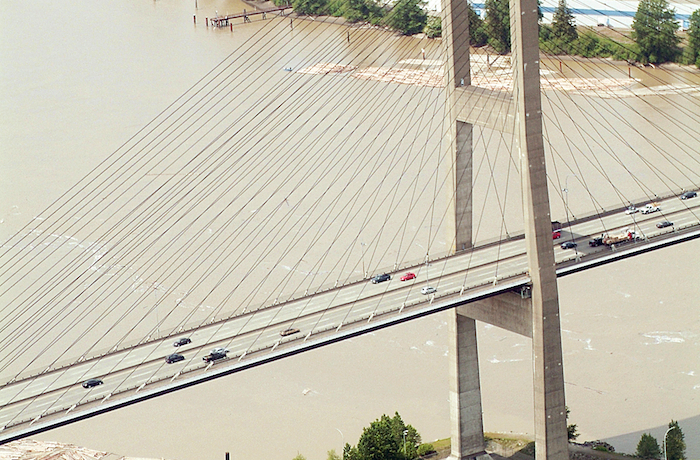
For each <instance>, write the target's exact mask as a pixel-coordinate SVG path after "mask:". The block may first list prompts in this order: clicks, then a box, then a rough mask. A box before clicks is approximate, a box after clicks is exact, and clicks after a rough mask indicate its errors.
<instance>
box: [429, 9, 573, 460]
mask: <svg viewBox="0 0 700 460" xmlns="http://www.w3.org/2000/svg"><path fill="white" fill-rule="evenodd" d="M467 8H468V7H467V0H442V40H443V47H444V51H445V95H446V107H445V117H446V129H447V131H446V132H445V140H447V142H446V144H447V146H448V147H447V148H449V149H450V152H449V153H450V156H448V157H447V158H448V159H449V158H451V159H452V163H451V164H452V178H453V180H452V184H451V185H452V189H451V190H449V193H450V196H449V201H448V202H449V203H450V206H451V208H452V213H451V216H453V219H454V220H452V222H451V225H453V228H452V229H450V231H452V230H454V236H455V238H454V246H453V250H455V251H461V250H465V249H468V248H470V247H471V246H472V133H473V125H474V124H478V125H482V126H485V127H488V128H491V129H501V130H512V129H514V130H515V132H516V139H518V151H519V156H520V165H521V168H520V170H521V183H522V192H523V213H524V217H525V218H524V221H525V240H526V246H527V255H528V266H529V273H530V278H531V281H532V286H531V289H530V290H528V291H523V292H521V293H510V294H502V295H500V296H497V297H494V298H491V299H487V300H484V301H480V302H475V303H471V304H468V305H465V306H462V307H458V308H456V309H454V310H453V311H452V313H451V314H452V318H451V323H450V416H451V433H452V453H451V457H452V458H455V459H458V460H463V459H472V458H478V457H481V456H486V452H485V446H484V440H483V420H482V407H481V389H480V384H479V363H478V353H477V340H476V325H475V320H480V321H485V322H487V323H489V324H493V325H495V326H499V327H502V328H505V329H507V330H510V331H513V332H516V333H519V334H522V335H525V336H528V337H531V338H532V353H533V387H534V414H535V445H536V447H535V450H536V457H537V458H538V459H539V460H544V459H547V460H566V459H568V456H569V455H568V437H567V430H566V409H565V400H564V375H563V365H562V350H561V331H560V322H559V299H558V290H557V280H556V273H555V267H554V252H553V248H552V235H551V219H550V214H549V194H548V190H547V180H546V169H545V157H544V143H543V140H542V117H541V99H540V81H539V44H538V24H537V22H538V6H537V0H510V12H511V15H510V16H511V43H512V57H513V58H512V62H513V77H514V91H513V94H512V96H511V95H505V94H502V93H493V92H489V91H487V90H483V89H479V88H475V87H473V86H471V73H470V58H469V21H468V16H467ZM496 106H498V107H504V109H503V110H501V111H500V113H497V114H492V113H491V112H492V110H491V109H492V108H493V107H496ZM480 108H486V109H488V110H479V109H480ZM513 119H514V121H515V123H513Z"/></svg>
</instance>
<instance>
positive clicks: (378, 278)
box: [372, 273, 391, 284]
mask: <svg viewBox="0 0 700 460" xmlns="http://www.w3.org/2000/svg"><path fill="white" fill-rule="evenodd" d="M390 279H391V275H390V274H388V273H384V274H381V275H377V276H375V277H374V278H372V284H377V283H383V282H384V281H389V280H390Z"/></svg>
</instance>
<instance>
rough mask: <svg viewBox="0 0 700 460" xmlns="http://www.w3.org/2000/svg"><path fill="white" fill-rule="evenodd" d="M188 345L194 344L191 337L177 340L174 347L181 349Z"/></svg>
mask: <svg viewBox="0 0 700 460" xmlns="http://www.w3.org/2000/svg"><path fill="white" fill-rule="evenodd" d="M188 343H192V340H190V338H189V337H182V338H179V339H177V340H176V341H175V343H174V344H173V346H174V347H181V346H183V345H187V344H188Z"/></svg>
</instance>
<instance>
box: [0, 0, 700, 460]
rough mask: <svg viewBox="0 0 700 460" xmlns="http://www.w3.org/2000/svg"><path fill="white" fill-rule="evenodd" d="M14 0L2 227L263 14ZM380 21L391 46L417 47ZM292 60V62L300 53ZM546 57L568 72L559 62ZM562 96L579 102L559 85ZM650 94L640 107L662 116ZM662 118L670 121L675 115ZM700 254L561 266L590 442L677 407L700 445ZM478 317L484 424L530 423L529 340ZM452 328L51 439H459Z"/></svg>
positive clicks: (191, 449)
mask: <svg viewBox="0 0 700 460" xmlns="http://www.w3.org/2000/svg"><path fill="white" fill-rule="evenodd" d="M185 3H187V4H185ZM0 8H1V12H2V15H1V16H0V21H1V22H2V24H1V25H2V27H1V29H0V40H1V41H0V94H1V97H0V162H1V163H0V236H2V238H3V240H4V239H6V238H7V237H9V236H10V235H12V234H13V233H14V232H16V231H17V230H18V229H19V228H21V227H22V226H23V225H25V224H26V223H27V222H28V221H30V220H31V219H32V217H33V216H35V215H37V214H38V213H39V212H40V211H41V210H43V209H44V208H46V207H47V206H48V205H49V204H51V202H53V201H54V200H55V199H57V198H58V197H59V196H60V195H61V194H62V193H63V192H64V191H65V190H66V189H67V188H68V187H70V186H71V185H73V184H74V183H75V182H77V181H78V180H79V179H80V178H81V177H83V176H84V175H85V174H87V173H88V172H89V171H90V170H91V169H92V168H93V167H95V166H96V165H97V164H98V163H99V162H100V161H101V160H102V159H103V158H105V157H106V156H107V155H108V154H110V153H111V152H113V151H114V150H115V149H117V148H118V147H119V146H120V145H121V144H122V143H123V142H125V141H126V140H127V139H128V138H129V137H130V136H132V135H133V134H134V133H135V132H136V131H137V130H138V129H140V128H141V127H142V126H144V125H146V123H148V122H149V121H150V120H152V119H153V118H154V117H155V116H157V115H158V113H159V112H160V111H161V110H163V109H164V108H165V107H166V106H168V104H170V103H171V102H172V101H173V100H175V99H176V98H177V97H178V96H180V95H181V94H182V93H184V92H185V91H186V90H187V89H188V88H189V87H190V86H191V85H193V84H194V83H195V82H196V81H197V80H198V79H199V78H201V77H202V76H203V75H204V74H205V73H206V72H208V71H209V70H210V69H211V68H213V67H214V66H215V65H217V64H218V63H219V62H221V61H222V60H223V59H224V58H226V57H227V56H228V55H229V54H230V53H231V52H233V51H234V50H235V49H236V47H237V46H240V44H241V43H242V42H243V41H244V40H246V39H247V38H248V37H250V36H251V35H252V34H253V33H254V32H255V30H256V28H259V27H262V25H261V22H254V23H253V24H248V25H236V26H235V27H234V31H233V33H232V32H231V31H230V30H229V29H223V30H214V29H212V28H206V27H205V26H204V18H206V17H211V16H214V15H215V14H220V15H222V14H227V13H235V12H240V11H242V10H243V9H244V8H248V9H250V7H249V6H246V5H244V4H242V3H237V2H235V1H233V0H231V1H223V0H221V1H210V0H198V2H197V8H198V9H196V10H195V2H194V0H192V1H189V0H188V2H178V1H175V0H158V1H152V2H151V1H144V2H140V3H139V2H133V3H124V2H115V1H107V2H100V3H99V4H95V3H90V2H86V1H83V0H79V1H75V2H67V3H61V4H57V3H56V2H48V1H46V0H42V1H39V2H33V3H31V4H20V3H16V2H4V3H3V4H2V5H1V6H0ZM193 15H196V17H197V23H196V25H195V24H194V21H193ZM300 29H301V28H297V29H295V30H296V32H292V31H290V34H292V33H296V35H295V36H294V40H299V42H300V43H306V44H307V45H308V46H309V47H310V48H313V46H314V44H315V43H316V42H315V40H316V36H315V35H313V34H311V33H308V34H304V33H303V32H302V30H300ZM345 32H346V29H344V28H343V27H342V26H339V25H326V26H323V27H321V30H315V31H314V33H315V34H320V35H331V34H337V36H338V37H340V38H339V41H341V40H344V38H345V36H346V35H345ZM372 33H373V34H375V35H376V36H377V39H378V40H380V41H381V40H383V39H384V40H385V41H386V44H385V47H386V48H387V49H391V48H392V46H393V47H395V48H401V47H406V46H407V45H406V44H405V41H401V42H398V41H397V42H395V43H394V42H392V41H391V40H389V39H386V37H387V35H386V34H385V33H384V32H372ZM415 40H417V42H416V43H414V44H413V45H411V46H413V48H412V49H418V50H420V49H421V48H425V49H426V50H427V53H428V55H429V56H428V57H429V58H430V57H431V53H432V54H434V53H435V50H436V49H437V45H436V43H435V42H430V41H428V40H421V39H415ZM380 51H381V50H379V49H378V50H377V51H376V55H372V56H370V58H368V59H369V60H370V61H371V60H372V59H374V60H375V61H376V62H374V65H379V64H380V63H381V62H383V61H382V58H381V53H380ZM399 51H400V50H399ZM419 57H420V54H419V53H418V54H417V53H415V52H413V58H415V59H418V58H419ZM277 58H278V59H279V60H280V68H282V67H287V66H290V67H295V68H296V67H297V66H298V65H300V64H299V63H300V62H302V61H303V59H302V58H301V57H298V56H283V57H277ZM544 67H545V68H547V69H551V70H553V71H556V69H557V67H558V64H557V63H549V64H548V63H546V62H545V64H544ZM566 68H567V70H566V71H565V72H564V73H565V74H566V76H567V77H570V78H590V77H596V78H598V79H605V78H611V79H612V78H624V77H625V76H626V75H632V76H633V77H637V78H640V79H641V80H642V81H643V83H644V84H645V85H651V86H663V85H667V84H671V83H676V84H681V85H689V86H697V85H698V84H699V78H698V75H697V73H695V74H687V73H685V72H677V73H668V72H657V73H654V72H651V71H643V72H642V71H641V70H640V69H635V68H633V69H631V70H630V69H628V67H627V66H626V65H620V66H617V67H615V68H614V69H613V70H611V67H610V66H607V67H604V68H605V70H604V71H603V70H601V71H600V73H598V72H596V71H595V70H591V67H590V66H584V65H581V64H579V63H577V62H570V63H568V64H567V67H566ZM601 68H603V67H601ZM594 69H595V68H594ZM504 84H506V82H504ZM609 84H611V83H609ZM611 91H615V89H614V88H612V89H611ZM693 98H694V99H693ZM548 101H549V103H550V104H552V105H556V104H557V103H561V104H564V105H565V104H567V101H558V100H557V99H556V97H554V96H550V97H549V99H548ZM698 102H700V101H698V96H697V93H694V94H691V95H689V96H687V98H679V99H678V100H672V101H671V102H669V100H667V99H664V100H662V101H661V102H658V103H655V106H656V107H661V110H666V111H679V112H681V113H682V112H683V111H684V110H688V111H695V112H696V113H697V105H696V104H698ZM632 104H633V103H632ZM545 105H547V102H545ZM639 107H640V108H639V110H640V112H641V113H642V115H646V116H648V117H653V116H657V115H655V114H657V112H654V111H652V110H651V109H650V108H649V107H648V106H645V105H644V104H641V103H640V105H639ZM645 110H648V113H645V112H644V111H645ZM607 116H608V117H611V115H610V114H608V115H607ZM618 122H619V120H615V119H612V120H606V123H608V124H617V123H618ZM664 123H666V120H665V119H659V120H658V124H659V126H663V127H664V129H669V130H670V129H674V127H673V126H665V125H664ZM695 123H696V126H697V121H695ZM563 129H566V127H564V128H563ZM621 129H623V130H624V128H621ZM696 132H697V128H696ZM650 136H652V137H653V135H651V134H650ZM679 138H682V135H679ZM654 140H656V138H654ZM685 141H689V142H690V143H691V144H692V142H693V141H694V142H695V153H696V154H697V153H698V150H697V148H698V147H697V139H685ZM617 142H619V140H617ZM611 143H612V144H613V145H614V144H615V141H614V140H612V141H611ZM660 143H661V144H662V145H663V141H660ZM640 148H642V149H643V148H645V147H644V146H641V147H640ZM572 155H574V154H572ZM550 173H551V171H550ZM559 175H560V177H559V181H560V182H564V181H566V180H567V174H566V172H560V173H559ZM568 176H571V174H569V175H568ZM511 180H513V179H511ZM645 180H648V181H649V182H653V180H654V178H647V179H645ZM567 186H568V189H569V190H570V194H571V195H569V197H571V196H573V194H574V193H581V192H582V187H583V186H582V184H580V183H579V182H578V181H577V180H575V178H572V177H568V182H567ZM513 187H514V188H516V189H517V187H518V184H517V182H514V183H513ZM635 193H636V195H635ZM628 195H629V196H634V197H637V196H639V195H640V193H639V192H635V191H630V192H628ZM557 198H558V201H557V199H553V201H552V209H553V214H555V215H561V213H562V210H563V203H562V199H563V197H562V196H561V193H559V196H558V197H557ZM571 207H572V209H573V211H574V212H576V211H577V210H578V209H575V205H571ZM582 207H583V205H582ZM584 211H585V209H581V212H584ZM516 220H517V219H516ZM517 225H518V224H517V222H516V223H515V224H514V226H515V227H516V228H517ZM699 259H700V243H698V242H697V241H695V242H690V243H684V244H682V245H679V246H674V247H671V248H668V249H664V250H662V251H657V252H653V253H650V254H646V255H643V256H637V257H635V258H633V259H631V260H627V261H623V262H618V263H615V264H611V265H608V266H605V267H601V268H596V269H592V270H588V271H585V272H583V273H581V274H576V275H572V276H569V277H566V278H562V279H560V282H559V289H560V303H561V318H562V336H563V348H564V356H565V381H566V392H567V404H568V407H569V408H570V410H571V419H570V421H571V422H572V423H576V424H577V425H578V428H579V431H580V432H581V437H580V440H588V439H605V440H607V441H608V442H611V443H612V444H613V445H614V446H615V447H616V448H617V450H618V451H623V452H629V453H632V452H633V451H634V449H635V447H636V443H637V441H638V440H639V437H640V435H641V433H642V432H651V433H652V434H654V436H656V437H657V439H660V437H661V436H662V435H663V432H664V431H665V429H664V426H665V424H667V423H668V421H669V420H671V419H674V420H679V421H680V424H681V427H682V428H683V430H684V433H685V437H686V441H687V444H688V458H699V457H700V301H699V300H698V299H700V283H698V281H697V271H698V263H697V261H698V260H699ZM3 307H4V306H3ZM478 333H479V347H480V363H481V384H482V393H483V409H484V424H485V428H486V430H488V431H498V432H506V433H507V432H513V433H525V434H532V431H533V424H532V396H531V395H532V384H531V377H530V376H531V352H530V341H529V340H528V339H525V338H522V337H520V336H517V335H514V334H511V333H508V332H505V331H503V330H500V329H498V328H495V327H491V326H488V325H485V324H480V325H479V331H478ZM446 334H447V325H446V316H445V314H436V315H433V316H430V317H427V318H424V319H421V320H417V321H412V322H410V323H407V324H404V325H400V326H396V327H392V328H390V329H387V330H383V331H380V332H377V333H373V334H368V335H366V336H363V337H359V338H355V339H352V340H348V341H345V342H342V343H339V344H335V345H331V346H328V347H325V348H323V349H320V350H315V351H312V352H308V353H304V354H302V355H298V356H295V357H293V358H291V359H285V360H283V361H280V362H276V363H272V364H268V365H265V366H262V367H259V368H255V369H252V370H248V371H245V372H242V373H239V374H236V375H232V376H229V377H226V378H222V379H218V380H215V381H212V382H209V383H207V384H204V385H200V386H197V387H194V388H190V389H187V390H182V391H179V392H177V393H175V394H170V395H167V396H163V397H160V398H157V399H156V400H152V401H148V402H144V403H140V404H138V405H136V406H131V407H128V408H124V409H120V410H118V411H115V412H112V413H110V414H106V415H101V416H98V417H94V418H92V419H89V420H86V421H83V422H80V423H76V424H73V425H70V426H67V427H63V428H60V429H56V430H53V431H50V432H47V433H44V434H41V435H40V436H37V438H40V439H45V440H55V441H62V442H70V443H74V444H78V445H82V446H85V447H89V448H93V449H99V450H106V451H111V452H116V453H119V454H122V455H129V456H143V457H152V458H161V457H162V458H169V459H173V460H199V459H214V458H223V456H224V452H231V454H232V457H233V458H234V459H243V458H245V459H263V458H265V459H279V460H282V459H290V458H293V457H294V456H295V455H297V453H301V454H303V455H304V456H305V457H306V458H308V459H309V460H321V459H323V458H325V457H326V452H327V451H328V450H330V449H335V450H336V452H341V451H342V446H343V444H344V443H345V442H349V443H351V444H355V443H356V442H357V439H358V437H359V435H360V434H361V431H362V427H364V426H366V425H368V424H369V423H370V422H371V421H373V420H375V419H376V418H378V417H380V416H381V415H382V414H393V413H394V412H396V411H398V412H399V413H400V414H401V416H402V417H403V419H404V420H405V421H406V422H407V423H410V424H412V425H413V426H414V427H416V429H417V430H418V431H419V432H420V433H421V434H422V436H423V440H424V441H431V440H434V439H439V438H446V437H448V436H449V410H448V401H447V398H448V385H447V361H446V354H447V336H446ZM0 339H1V338H0ZM0 342H1V340H0Z"/></svg>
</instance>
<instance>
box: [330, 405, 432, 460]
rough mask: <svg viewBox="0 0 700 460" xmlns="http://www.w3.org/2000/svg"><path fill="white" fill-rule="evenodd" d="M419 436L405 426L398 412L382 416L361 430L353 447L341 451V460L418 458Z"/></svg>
mask: <svg viewBox="0 0 700 460" xmlns="http://www.w3.org/2000/svg"><path fill="white" fill-rule="evenodd" d="M420 443H421V439H420V435H419V434H418V432H417V431H416V429H415V428H413V427H412V426H411V425H406V424H405V423H404V422H403V420H402V419H401V416H400V415H399V414H398V412H397V413H396V414H395V415H394V417H389V416H387V415H382V416H381V418H379V419H377V420H375V421H374V422H372V423H371V424H370V426H369V427H366V428H364V429H363V430H362V436H360V440H359V441H358V442H357V446H356V447H353V446H350V445H349V444H346V445H345V448H344V449H343V460H407V459H412V458H416V457H417V456H418V451H417V449H418V446H419V445H420Z"/></svg>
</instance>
